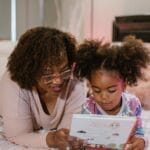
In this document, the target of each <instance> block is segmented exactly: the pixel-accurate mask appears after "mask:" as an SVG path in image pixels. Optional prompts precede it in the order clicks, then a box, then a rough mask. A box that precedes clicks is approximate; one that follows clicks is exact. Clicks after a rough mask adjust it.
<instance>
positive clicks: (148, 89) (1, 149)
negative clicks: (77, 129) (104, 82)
mask: <svg viewBox="0 0 150 150" xmlns="http://www.w3.org/2000/svg"><path fill="white" fill-rule="evenodd" d="M15 45H16V42H10V41H0V77H1V76H2V74H3V72H4V70H5V68H6V63H7V58H8V56H9V55H10V53H11V51H12V50H13V49H14V47H15ZM147 46H148V47H149V48H150V44H147ZM145 72H146V75H147V81H140V82H139V85H138V86H137V87H132V88H129V87H128V90H129V91H130V92H132V93H134V94H136V95H137V96H139V97H140V99H141V102H142V106H143V114H142V117H143V125H144V129H145V135H146V136H147V138H148V139H149V140H150V67H149V68H148V69H147V70H145ZM0 106H1V105H0ZM0 110H1V109H0ZM149 143H150V141H149ZM51 149H52V148H51ZM0 150H37V148H36V149H34V148H28V147H23V146H19V145H16V144H13V143H10V142H9V141H7V140H6V138H5V137H4V133H3V122H2V118H1V117H0ZM40 150H44V149H40ZM147 150H150V146H149V147H148V149H147Z"/></svg>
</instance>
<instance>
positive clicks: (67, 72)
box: [41, 69, 72, 84]
mask: <svg viewBox="0 0 150 150" xmlns="http://www.w3.org/2000/svg"><path fill="white" fill-rule="evenodd" d="M71 74H72V72H71V70H70V69H67V70H65V71H63V72H61V73H60V74H59V75H53V74H47V75H43V76H42V77H41V79H42V81H43V83H44V84H51V83H52V82H53V80H54V79H56V78H61V79H62V80H68V79H69V78H70V77H71Z"/></svg>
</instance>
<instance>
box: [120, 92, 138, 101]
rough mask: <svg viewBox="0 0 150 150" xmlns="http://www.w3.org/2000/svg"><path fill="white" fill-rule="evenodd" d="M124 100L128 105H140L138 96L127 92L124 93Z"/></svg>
mask: <svg viewBox="0 0 150 150" xmlns="http://www.w3.org/2000/svg"><path fill="white" fill-rule="evenodd" d="M122 98H123V100H125V101H126V102H127V103H133V102H134V103H137V104H140V100H139V98H138V97H137V96H136V95H134V94H131V93H129V92H127V91H125V92H123V93H122Z"/></svg>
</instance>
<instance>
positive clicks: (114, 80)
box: [90, 70, 125, 114]
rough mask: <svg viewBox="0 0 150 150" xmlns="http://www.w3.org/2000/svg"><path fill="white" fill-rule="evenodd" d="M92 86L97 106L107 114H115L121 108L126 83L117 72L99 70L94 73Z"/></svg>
mask: <svg viewBox="0 0 150 150" xmlns="http://www.w3.org/2000/svg"><path fill="white" fill-rule="evenodd" d="M90 84H91V88H92V92H93V96H94V97H95V100H96V102H97V104H99V105H100V106H101V108H102V109H103V110H104V111H106V112H107V113H109V112H110V114H113V112H116V109H118V108H120V103H121V94H122V92H123V91H124V89H125V83H124V81H123V80H122V79H121V78H120V77H119V75H118V74H117V73H116V72H109V71H105V70H97V71H94V72H92V74H91V78H90Z"/></svg>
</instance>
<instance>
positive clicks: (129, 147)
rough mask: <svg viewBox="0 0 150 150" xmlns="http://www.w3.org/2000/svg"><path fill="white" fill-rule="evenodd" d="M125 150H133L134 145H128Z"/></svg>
mask: <svg viewBox="0 0 150 150" xmlns="http://www.w3.org/2000/svg"><path fill="white" fill-rule="evenodd" d="M124 149H125V150H131V149H132V144H126V146H125V148H124Z"/></svg>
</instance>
